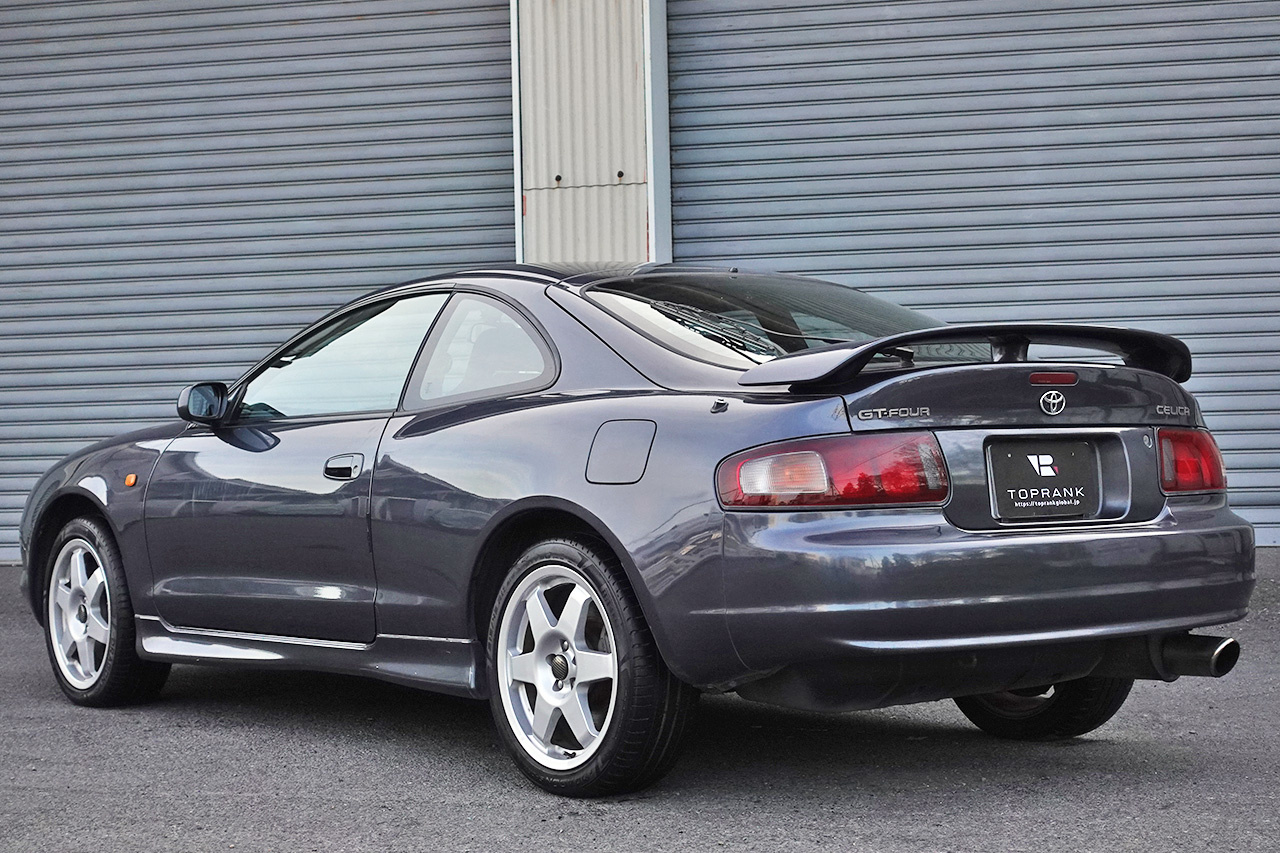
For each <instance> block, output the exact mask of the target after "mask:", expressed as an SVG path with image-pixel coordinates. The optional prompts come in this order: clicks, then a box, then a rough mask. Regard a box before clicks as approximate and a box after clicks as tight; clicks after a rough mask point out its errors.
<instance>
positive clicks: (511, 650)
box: [487, 539, 698, 797]
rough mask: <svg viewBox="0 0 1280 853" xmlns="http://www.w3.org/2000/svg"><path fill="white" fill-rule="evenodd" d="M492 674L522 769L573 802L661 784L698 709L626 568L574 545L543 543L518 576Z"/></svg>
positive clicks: (496, 614) (523, 560) (496, 632)
mask: <svg viewBox="0 0 1280 853" xmlns="http://www.w3.org/2000/svg"><path fill="white" fill-rule="evenodd" d="M566 623H567V624H566ZM487 669H488V681H489V705H490V709H491V711H492V712H493V719H494V723H495V724H496V725H497V727H498V732H499V733H500V735H501V737H502V739H503V741H504V742H505V744H506V746H507V749H508V751H509V752H510V753H511V756H512V758H513V759H514V760H515V762H516V765H517V766H518V767H519V768H520V770H521V771H522V772H523V773H524V774H525V776H527V777H528V778H529V779H530V780H531V781H532V782H533V783H534V784H536V785H538V786H539V787H541V788H543V789H545V790H547V791H549V792H551V793H553V794H560V795H563V796H569V797H597V796H605V795H608V794H620V793H624V792H627V791H635V790H638V789H640V788H644V787H646V786H647V785H650V784H652V783H654V782H656V781H657V780H658V779H660V778H661V777H662V776H663V775H665V774H666V773H667V771H669V770H670V769H671V767H672V765H674V764H675V761H676V758H677V756H678V755H679V750H680V745H681V743H682V741H683V739H684V736H685V733H686V731H687V729H688V725H689V720H690V718H691V717H692V715H693V710H694V707H695V705H696V702H697V698H698V692H697V691H696V690H694V689H693V688H692V687H689V686H688V685H686V684H684V683H683V682H681V681H680V680H679V679H677V678H676V677H675V676H674V675H672V674H671V672H670V670H668V669H667V667H666V664H665V663H663V661H662V658H661V656H660V655H659V653H658V649H657V646H656V645H655V644H654V641H653V635H652V634H651V633H650V631H649V627H648V625H647V624H646V623H645V620H644V617H643V615H642V614H641V612H640V607H639V605H638V604H637V603H636V600H635V597H634V595H633V594H632V592H631V588H630V587H629V586H628V584H627V581H626V577H625V575H624V574H623V571H622V568H621V566H619V564H618V562H617V560H616V559H614V558H613V557H612V555H610V554H609V553H608V552H607V551H606V550H603V549H601V548H599V547H598V546H596V545H592V544H588V543H587V542H585V541H575V540H572V539H554V540H547V541H544V542H540V543H538V544H537V545H534V546H533V547H532V548H530V549H529V550H527V551H525V552H524V554H523V555H522V556H521V557H520V558H519V559H518V560H516V562H515V564H514V565H513V566H512V567H511V569H510V571H509V572H508V574H507V577H506V580H505V581H504V582H503V583H502V586H501V587H500V589H499V590H498V594H497V596H496V599H495V601H494V605H493V610H492V615H491V617H490V620H489V631H488V667H487Z"/></svg>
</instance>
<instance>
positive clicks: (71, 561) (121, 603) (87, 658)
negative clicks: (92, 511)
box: [44, 516, 169, 706]
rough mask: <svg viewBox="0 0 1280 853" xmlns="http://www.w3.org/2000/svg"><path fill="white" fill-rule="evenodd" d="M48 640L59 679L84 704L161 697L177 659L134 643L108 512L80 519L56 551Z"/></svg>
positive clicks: (49, 566) (47, 589) (50, 565)
mask: <svg viewBox="0 0 1280 853" xmlns="http://www.w3.org/2000/svg"><path fill="white" fill-rule="evenodd" d="M44 623H45V645H46V646H47V647H48V650H49V660H50V662H51V663H52V664H53V672H54V674H55V675H56V676H57V678H58V685H59V686H60V687H61V688H62V692H63V693H65V694H67V696H68V698H70V699H71V701H73V702H77V703H79V704H81V705H96V706H108V705H122V704H126V703H129V702H138V701H143V700H146V699H149V698H151V697H153V696H154V695H155V694H156V693H158V692H159V691H160V688H161V687H163V686H164V682H165V679H166V678H167V677H168V675H169V665H168V664H166V663H157V662H155V661H144V660H142V659H140V658H139V657H138V653H137V650H136V649H135V648H134V638H135V634H134V626H133V606H132V602H131V601H130V598H129V588H128V585H127V584H126V583H125V576H124V567H123V565H122V564H121V561H120V551H119V549H118V548H117V547H116V541H115V538H114V537H113V536H112V535H111V531H110V530H109V529H108V528H107V526H106V525H105V524H104V523H103V522H102V520H101V519H98V518H94V517H92V516H86V517H83V518H76V519H72V520H71V521H69V522H67V524H66V526H64V527H63V528H62V530H61V531H60V532H59V533H58V536H57V538H56V539H54V541H53V547H52V548H51V549H50V551H49V557H48V562H47V563H46V568H45V586H44Z"/></svg>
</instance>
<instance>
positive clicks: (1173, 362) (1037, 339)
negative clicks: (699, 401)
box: [738, 323, 1191, 387]
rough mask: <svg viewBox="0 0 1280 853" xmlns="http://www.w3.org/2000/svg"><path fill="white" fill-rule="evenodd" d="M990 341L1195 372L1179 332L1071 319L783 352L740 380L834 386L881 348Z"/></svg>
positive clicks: (1004, 351)
mask: <svg viewBox="0 0 1280 853" xmlns="http://www.w3.org/2000/svg"><path fill="white" fill-rule="evenodd" d="M984 342H985V343H989V344H991V354H992V357H993V360H994V361H996V362H999V363H1008V362H1018V361H1026V360H1027V350H1028V349H1029V348H1030V346H1031V344H1033V343H1036V344H1049V345H1052V346H1070V347H1087V348H1089V349H1096V350H1102V351H1103V352H1109V353H1113V354H1115V355H1118V356H1120V357H1121V358H1122V359H1124V363H1125V364H1127V365H1129V366H1130V367H1139V368H1142V369H1143V370H1152V371H1155V372H1156V373H1162V374H1164V375H1165V376H1168V377H1169V378H1170V379H1172V380H1174V381H1175V382H1185V381H1186V380H1187V379H1189V378H1190V377H1191V351H1190V350H1188V349H1187V345H1186V344H1184V343H1183V342H1182V341H1180V340H1178V339H1177V338H1171V337H1169V336H1168V335H1161V334H1159V333H1157V332H1144V331H1140V330H1137V329H1119V328H1115V327H1113V326H1076V325H1068V324H1065V323H970V324H964V325H955V326H939V327H938V328H936V329H918V330H916V331H913V332H902V333H900V334H896V335H886V336H885V337H883V338H874V339H872V340H869V341H851V342H849V343H843V344H832V345H831V346H825V347H816V348H814V349H810V350H803V351H801V352H797V353H792V354H790V355H784V356H780V357H778V358H775V359H773V360H772V361H766V362H765V363H764V364H760V365H756V366H755V367H752V368H750V369H749V370H747V371H745V372H744V373H743V374H742V376H741V377H739V379H738V384H739V385H748V386H753V385H797V386H801V387H804V386H832V385H840V384H842V383H844V382H848V381H849V380H851V379H853V378H854V377H855V376H857V375H858V374H859V373H861V372H862V369H863V368H864V367H866V366H867V365H868V364H870V363H871V359H873V358H875V357H876V356H877V355H879V354H881V353H885V354H889V355H892V354H893V352H892V351H893V350H894V349H901V348H903V347H908V346H910V345H912V344H948V343H984Z"/></svg>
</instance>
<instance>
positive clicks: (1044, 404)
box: [1040, 391, 1067, 415]
mask: <svg viewBox="0 0 1280 853" xmlns="http://www.w3.org/2000/svg"><path fill="white" fill-rule="evenodd" d="M1066 407H1067V398H1066V397H1064V396H1062V392H1061V391H1045V392H1044V394H1043V395H1042V396H1041V397H1040V410H1041V411H1042V412H1044V413H1045V414H1046V415H1060V414H1062V410H1063V409H1065V408H1066Z"/></svg>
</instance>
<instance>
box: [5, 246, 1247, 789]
mask: <svg viewBox="0 0 1280 853" xmlns="http://www.w3.org/2000/svg"><path fill="white" fill-rule="evenodd" d="M1190 374H1191V357H1190V354H1189V352H1188V350H1187V348H1186V347H1185V346H1184V345H1183V344H1182V343H1180V342H1179V341H1177V340H1175V339H1173V338H1169V337H1166V336H1163V335H1159V334H1154V333H1151V332H1142V331H1133V330H1126V329H1116V328H1106V327H1097V326H1075V325H1052V324H1025V323H993V324H983V325H962V326H946V325H942V324H940V323H938V322H936V321H934V320H931V319H929V318H928V317H925V316H923V315H920V314H917V313H915V312H912V311H908V310H905V309H903V308H899V307H897V306H895V305H892V304H890V303H887V302H884V301H882V300H879V299H876V298H873V297H870V296H868V295H866V294H863V293H861V292H859V291H857V290H855V289H853V288H850V287H846V286H843V285H839V284H832V283H829V282H823V281H815V280H812V279H804V278H797V277H791V276H780V275H770V274H759V273H746V272H740V271H738V270H737V269H697V268H688V267H679V266H657V267H654V266H649V267H640V268H620V267H615V268H608V267H600V268H590V269H589V268H582V267H579V268H550V267H534V266H519V267H509V268H503V269H488V270H479V271H472V272H465V273H459V274H456V275H448V276H440V277H435V278H430V279H426V280H423V281H415V282H411V283H409V284H405V285H401V286H398V287H394V288H391V289H388V290H384V291H381V292H379V293H375V294H373V295H371V296H368V297H366V298H363V299H359V300H357V301H355V302H352V303H351V304H349V305H347V306H345V307H344V308H341V309H339V310H337V311H335V312H334V313H333V314H331V315H329V316H328V317H326V318H324V319H323V320H321V321H319V322H318V323H316V324H315V325H313V326H312V327H310V328H309V329H307V330H305V331H303V332H302V333H301V334H299V335H298V336H296V337H295V338H293V339H292V340H290V341H289V342H287V343H286V344H285V345H284V346H282V347H280V348H279V349H278V350H276V351H275V352H273V353H272V354H271V355H269V356H268V357H267V358H266V359H264V360H263V361H262V362H261V363H260V364H258V365H257V366H256V367H254V368H253V369H252V370H250V371H249V372H248V373H247V374H245V375H244V376H243V377H242V378H241V379H240V380H239V381H237V382H235V383H234V384H232V385H231V386H230V387H228V386H226V385H223V384H221V383H216V382H205V383H201V384H198V385H193V386H191V387H189V388H187V389H185V390H183V392H182V393H181V395H180V396H179V398H178V404H177V408H178V415H179V416H180V419H179V420H175V421H174V422H172V423H166V424H163V425H160V426H156V427H152V428H150V429H145V430H142V431H139V432H134V433H130V434H128V435H123V436H120V437H119V438H115V439H111V440H108V441H105V442H102V443H100V444H97V445H94V446H93V447H89V448H87V449H85V450H82V451H80V452H79V453H76V454H74V455H72V456H70V457H68V458H67V459H65V460H63V461H61V462H59V463H58V464H57V465H55V466H54V467H53V468H52V469H51V470H50V471H49V472H48V473H47V474H45V476H44V477H43V478H42V479H41V480H40V481H39V483H38V484H37V485H36V487H35V489H34V491H33V492H32V495H31V498H30V500H29V501H28V504H27V508H26V513H25V516H24V519H23V522H22V533H21V542H22V549H23V555H24V562H25V571H24V573H23V585H24V590H25V594H26V595H27V596H28V598H29V599H30V603H31V607H32V610H33V611H34V613H35V616H36V618H37V620H39V622H40V623H41V624H42V625H43V626H44V629H45V636H46V639H47V644H48V651H49V658H50V660H51V661H52V664H53V672H54V675H55V676H56V678H57V680H58V683H59V685H61V687H62V689H63V691H64V692H65V693H66V695H67V696H68V697H69V698H70V699H71V700H72V701H74V702H78V703H81V704H84V705H95V706H103V705H114V704H119V703H124V702H133V701H140V700H145V699H149V698H152V697H154V696H155V695H156V694H157V693H158V692H159V691H160V690H161V688H162V686H163V684H164V682H165V678H166V676H167V675H168V671H169V666H170V664H172V663H220V664H240V665H252V666H260V667H288V668H305V669H317V670H329V671H334V672H344V673H358V674H364V675H369V676H372V677H375V678H383V679H388V680H391V681H396V682H400V683H403V684H409V685H414V686H417V687H423V688H426V689H430V690H439V691H444V692H448V693H454V694H459V695H463V696H470V697H476V698H485V699H487V700H488V701H489V703H490V705H491V708H492V712H493V717H494V720H495V722H496V724H497V727H498V730H499V732H500V733H501V736H502V738H503V739H504V740H505V742H506V744H507V746H508V747H509V749H510V751H511V754H512V756H514V758H515V762H516V764H517V765H518V766H519V767H520V769H521V770H522V771H523V772H524V773H525V774H526V775H527V776H528V777H529V778H530V779H532V780H533V781H534V782H535V783H536V784H538V785H540V786H542V787H544V788H546V789H547V790H549V791H553V792H557V793H561V794H568V795H578V796H583V795H600V794H607V793H614V792H619V791H624V790H629V789H635V788H637V787H640V786H643V785H646V784H649V783H651V782H653V781H654V780H656V779H658V778H659V777H660V776H662V774H663V773H665V772H666V771H667V770H668V769H669V768H670V767H671V765H672V763H673V762H674V761H675V758H676V755H677V753H678V748H679V745H680V741H681V739H682V736H683V734H684V732H685V731H686V729H687V727H688V723H689V720H690V717H691V714H692V712H693V710H694V706H695V701H696V699H697V697H698V695H699V693H700V692H709V691H714V692H722V691H736V692H737V693H738V694H740V695H741V696H744V697H746V698H748V699H752V700H757V701H760V702H767V703H772V704H777V705H784V706H788V707H792V708H805V709H817V710H824V711H846V710H854V709H869V708H878V707H883V706H888V705H895V704H902V703H908V702H923V701H929V700H936V699H943V698H954V699H955V701H956V703H957V704H958V705H959V707H960V710H961V711H962V712H963V713H964V714H965V715H966V716H967V717H968V718H969V719H970V720H972V721H973V722H974V723H975V724H977V725H978V726H979V727H980V728H982V729H984V730H985V731H987V732H990V733H992V734H994V735H998V736H1001V737H1006V738H1013V739H1023V740H1025V739H1047V738H1067V737H1073V736H1077V735H1081V734H1084V733H1085V732H1088V731H1091V730H1092V729H1095V728H1097V727H1098V726H1100V725H1102V724H1103V723H1105V722H1106V721H1107V720H1108V719H1109V718H1110V717H1111V716H1112V715H1113V714H1115V713H1116V711H1117V710H1118V709H1119V708H1120V706H1121V704H1122V703H1123V702H1124V700H1125V697H1126V696H1127V694H1128V693H1129V690H1130V687H1131V686H1132V684H1133V681H1134V679H1143V678H1145V679H1163V680H1166V681H1171V680H1173V679H1175V678H1178V677H1179V676H1182V675H1201V676H1220V675H1223V674H1224V673H1226V672H1227V671H1229V670H1230V669H1231V668H1232V666H1233V665H1234V663H1235V661H1236V659H1237V657H1238V655H1239V646H1238V645H1237V644H1236V643H1235V641H1234V640H1231V639H1226V638H1221V637H1209V636H1199V635H1195V634H1191V633H1189V632H1190V630H1191V629H1194V628H1197V627H1201V626H1206V625H1214V624H1219V623H1223V622H1230V621H1232V620H1236V619H1240V618H1241V617H1243V616H1244V615H1245V613H1246V608H1247V605H1248V600H1249V595H1250V592H1251V591H1252V588H1253V584H1254V571H1253V561H1254V540H1253V532H1252V530H1251V528H1250V527H1249V525H1248V524H1247V523H1246V522H1244V521H1243V520H1241V519H1240V518H1239V517H1238V516H1236V515H1235V514H1234V513H1232V511H1231V510H1230V509H1229V508H1228V506H1227V496H1226V490H1225V489H1226V478H1225V475H1224V472H1223V466H1222V457H1221V455H1220V454H1219V452H1218V448H1217V446H1216V444H1215V443H1214V440H1213V438H1212V436H1211V435H1210V434H1209V432H1208V431H1206V429H1205V427H1204V422H1203V420H1202V418H1201V415H1200V411H1199V408H1198V407H1197V405H1196V401H1195V400H1194V399H1193V398H1192V397H1191V395H1190V394H1188V393H1187V392H1186V391H1185V390H1183V388H1182V387H1181V386H1180V385H1179V383H1180V382H1182V381H1184V380H1186V379H1187V378H1188V377H1189V376H1190Z"/></svg>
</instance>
